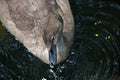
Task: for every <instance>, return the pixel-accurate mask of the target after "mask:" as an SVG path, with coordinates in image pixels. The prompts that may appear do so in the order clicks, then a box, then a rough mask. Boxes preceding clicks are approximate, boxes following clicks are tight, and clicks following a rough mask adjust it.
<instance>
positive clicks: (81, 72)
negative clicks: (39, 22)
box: [0, 0, 120, 80]
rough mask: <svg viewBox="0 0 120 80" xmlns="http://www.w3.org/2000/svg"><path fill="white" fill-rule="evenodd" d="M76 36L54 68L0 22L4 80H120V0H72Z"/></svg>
mask: <svg viewBox="0 0 120 80" xmlns="http://www.w3.org/2000/svg"><path fill="white" fill-rule="evenodd" d="M70 4H71V8H72V12H73V15H74V18H75V39H74V44H73V47H72V49H71V55H70V57H69V58H68V59H67V60H66V61H65V62H63V63H61V64H59V65H57V66H55V68H54V69H51V68H50V67H49V65H47V64H45V63H43V62H41V61H40V60H39V59H37V58H36V57H35V56H33V55H32V54H31V53H29V52H28V51H27V49H26V48H25V47H24V46H23V45H22V43H20V42H18V41H17V40H16V39H15V37H14V36H12V35H11V34H10V33H9V32H8V31H7V30H6V29H5V27H3V26H2V25H1V24H0V80H120V1H119V0H70Z"/></svg>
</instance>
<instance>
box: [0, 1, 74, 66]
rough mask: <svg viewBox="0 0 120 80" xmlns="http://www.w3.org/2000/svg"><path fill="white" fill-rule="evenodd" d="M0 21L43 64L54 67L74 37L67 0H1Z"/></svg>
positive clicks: (64, 56) (72, 22)
mask: <svg viewBox="0 0 120 80" xmlns="http://www.w3.org/2000/svg"><path fill="white" fill-rule="evenodd" d="M0 20H1V22H2V23H3V25H4V26H5V27H6V28H7V29H8V31H10V33H11V34H13V35H14V36H15V37H16V38H17V39H18V40H19V41H20V42H21V43H23V44H24V46H25V47H26V48H27V49H28V51H29V52H31V53H32V54H33V55H35V56H36V57H38V58H39V59H40V60H42V61H43V62H45V63H47V64H52V65H56V64H58V63H61V62H62V61H64V60H65V59H66V58H67V57H68V55H69V51H70V48H71V45H72V43H73V37H74V19H73V15H72V12H71V9H70V4H69V1H68V0H0Z"/></svg>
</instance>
